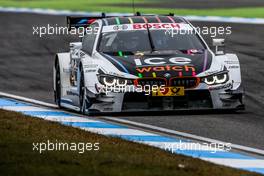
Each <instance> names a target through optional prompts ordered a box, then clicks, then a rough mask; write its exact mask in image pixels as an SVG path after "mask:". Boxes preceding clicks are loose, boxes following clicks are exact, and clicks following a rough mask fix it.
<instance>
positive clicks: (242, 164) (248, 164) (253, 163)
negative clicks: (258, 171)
mask: <svg viewBox="0 0 264 176" xmlns="http://www.w3.org/2000/svg"><path fill="white" fill-rule="evenodd" d="M201 159H203V160H206V161H210V162H212V163H216V164H220V163H221V165H225V166H228V167H235V168H264V160H255V159H254V160H252V159H243V160H241V159H231V158H227V159H223V158H203V157H202V158H201Z"/></svg>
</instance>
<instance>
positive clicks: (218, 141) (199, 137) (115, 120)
mask: <svg viewBox="0 0 264 176" xmlns="http://www.w3.org/2000/svg"><path fill="white" fill-rule="evenodd" d="M102 118H103V119H105V120H110V121H114V122H118V123H123V124H128V125H133V126H137V127H141V128H145V129H149V130H154V131H158V132H162V133H165V134H173V135H177V136H182V137H185V138H190V139H195V140H198V141H204V142H208V143H221V144H223V143H228V142H223V141H220V140H215V139H211V138H206V137H201V136H198V135H193V134H189V133H184V132H180V131H175V130H170V129H166V128H162V127H157V126H153V125H148V124H144V123H139V122H133V121H129V120H124V119H119V118H115V117H106V116H104V117H102ZM231 147H232V149H238V150H241V151H245V152H250V153H255V154H260V155H264V150H261V149H255V148H251V147H246V146H242V145H237V144H231Z"/></svg>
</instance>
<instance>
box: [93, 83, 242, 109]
mask: <svg viewBox="0 0 264 176" xmlns="http://www.w3.org/2000/svg"><path fill="white" fill-rule="evenodd" d="M231 87H232V86H231V85H230V84H225V85H222V86H218V87H216V88H208V87H207V86H206V87H205V86H204V85H202V86H198V87H197V88H196V89H190V90H186V91H185V96H175V97H152V96H150V95H145V93H142V92H141V93H139V92H124V93H112V92H111V93H109V94H107V95H106V94H99V95H98V96H97V98H96V100H95V101H94V104H93V105H92V106H91V107H90V108H89V111H90V112H138V111H175V110H208V109H211V110H214V109H215V110H216V109H221V110H228V109H230V110H241V109H244V103H243V96H244V90H243V88H242V87H241V86H240V87H238V88H237V89H236V90H233V89H231Z"/></svg>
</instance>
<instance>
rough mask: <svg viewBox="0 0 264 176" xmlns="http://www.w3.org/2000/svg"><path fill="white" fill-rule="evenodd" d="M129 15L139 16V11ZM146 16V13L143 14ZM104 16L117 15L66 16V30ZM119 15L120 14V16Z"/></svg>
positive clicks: (83, 25) (89, 23)
mask: <svg viewBox="0 0 264 176" xmlns="http://www.w3.org/2000/svg"><path fill="white" fill-rule="evenodd" d="M131 16H141V14H140V12H136V13H135V14H134V15H130V17H131ZM145 16H148V15H145ZM164 16H174V14H173V13H170V14H167V15H164ZM106 17H117V16H106V14H105V13H102V14H101V15H98V16H85V17H71V16H67V27H68V30H69V31H70V30H71V29H72V28H79V27H83V28H86V27H88V26H89V25H91V24H92V23H93V22H94V21H95V20H97V19H103V18H106ZM120 17H121V16H120ZM123 17H128V16H123Z"/></svg>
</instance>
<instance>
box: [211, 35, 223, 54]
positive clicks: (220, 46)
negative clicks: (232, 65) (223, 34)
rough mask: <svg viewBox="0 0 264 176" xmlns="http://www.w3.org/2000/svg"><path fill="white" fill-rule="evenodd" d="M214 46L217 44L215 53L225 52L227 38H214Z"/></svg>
mask: <svg viewBox="0 0 264 176" xmlns="http://www.w3.org/2000/svg"><path fill="white" fill-rule="evenodd" d="M213 46H215V54H216V55H223V54H225V39H213Z"/></svg>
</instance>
